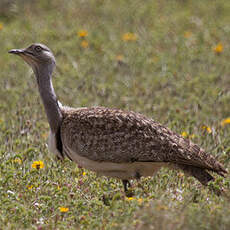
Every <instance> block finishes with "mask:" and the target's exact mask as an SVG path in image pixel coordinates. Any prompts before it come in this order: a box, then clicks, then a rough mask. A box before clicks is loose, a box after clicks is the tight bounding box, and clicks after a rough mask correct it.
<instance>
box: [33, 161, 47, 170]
mask: <svg viewBox="0 0 230 230" xmlns="http://www.w3.org/2000/svg"><path fill="white" fill-rule="evenodd" d="M31 167H32V168H34V169H42V168H44V163H43V161H34V162H33V164H32V166H31Z"/></svg>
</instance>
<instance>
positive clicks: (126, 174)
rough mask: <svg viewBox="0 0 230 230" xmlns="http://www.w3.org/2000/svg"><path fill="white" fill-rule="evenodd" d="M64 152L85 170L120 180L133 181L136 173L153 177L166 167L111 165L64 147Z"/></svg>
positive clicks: (139, 164)
mask: <svg viewBox="0 0 230 230" xmlns="http://www.w3.org/2000/svg"><path fill="white" fill-rule="evenodd" d="M64 151H65V152H66V151H67V152H68V155H69V156H70V158H71V159H72V160H73V161H74V162H76V163H77V164H79V165H80V166H82V167H83V168H85V169H88V170H92V171H94V172H96V173H98V174H99V175H104V176H109V177H115V178H119V179H122V180H129V179H135V178H136V176H137V173H138V174H139V175H140V176H153V175H154V174H155V173H156V172H157V171H158V170H159V169H160V168H161V167H162V166H168V164H167V163H162V162H133V163H113V162H99V161H92V160H90V159H88V158H86V157H82V156H80V155H78V154H77V153H75V152H73V151H72V150H71V149H70V148H67V147H66V146H64Z"/></svg>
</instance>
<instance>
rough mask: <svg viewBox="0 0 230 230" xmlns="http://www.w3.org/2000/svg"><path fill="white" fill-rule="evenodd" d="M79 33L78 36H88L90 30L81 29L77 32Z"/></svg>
mask: <svg viewBox="0 0 230 230" xmlns="http://www.w3.org/2000/svg"><path fill="white" fill-rule="evenodd" d="M77 35H78V37H80V38H84V37H87V36H88V31H87V30H79V31H78V32H77Z"/></svg>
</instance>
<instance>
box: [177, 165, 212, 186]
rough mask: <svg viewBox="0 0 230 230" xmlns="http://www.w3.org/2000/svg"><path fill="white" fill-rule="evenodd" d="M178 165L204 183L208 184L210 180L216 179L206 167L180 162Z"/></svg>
mask: <svg viewBox="0 0 230 230" xmlns="http://www.w3.org/2000/svg"><path fill="white" fill-rule="evenodd" d="M177 167H178V168H180V169H182V170H183V171H184V172H185V173H186V174H188V175H190V176H193V177H195V178H196V179H197V180H198V181H200V183H201V184H203V185H207V184H208V182H209V181H212V180H214V178H213V177H212V176H211V175H210V174H209V173H208V172H207V171H206V170H205V169H202V168H198V167H195V166H191V165H180V164H179V165H177Z"/></svg>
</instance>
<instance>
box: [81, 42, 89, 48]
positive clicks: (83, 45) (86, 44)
mask: <svg viewBox="0 0 230 230" xmlns="http://www.w3.org/2000/svg"><path fill="white" fill-rule="evenodd" d="M81 47H83V48H87V47H89V43H88V42H87V41H85V40H84V41H82V42H81Z"/></svg>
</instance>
